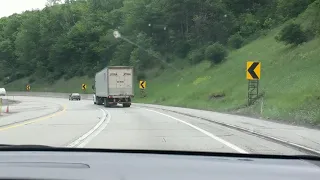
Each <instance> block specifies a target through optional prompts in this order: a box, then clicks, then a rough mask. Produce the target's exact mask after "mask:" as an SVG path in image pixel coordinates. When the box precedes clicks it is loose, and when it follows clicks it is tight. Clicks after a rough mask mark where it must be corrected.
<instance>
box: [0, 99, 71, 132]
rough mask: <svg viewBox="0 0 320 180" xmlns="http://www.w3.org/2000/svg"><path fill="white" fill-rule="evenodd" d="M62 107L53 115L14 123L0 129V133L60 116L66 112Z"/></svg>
mask: <svg viewBox="0 0 320 180" xmlns="http://www.w3.org/2000/svg"><path fill="white" fill-rule="evenodd" d="M62 107H63V108H62V110H61V111H58V112H55V113H53V114H50V115H46V116H42V117H39V118H33V119H32V120H27V121H23V122H20V123H19V122H17V123H14V124H12V125H8V126H3V127H0V131H4V130H8V129H12V128H16V127H20V126H24V125H27V124H32V123H36V122H40V121H44V120H47V119H49V118H52V117H55V116H58V115H59V114H62V113H63V112H65V111H66V107H65V106H64V105H63V106H62Z"/></svg>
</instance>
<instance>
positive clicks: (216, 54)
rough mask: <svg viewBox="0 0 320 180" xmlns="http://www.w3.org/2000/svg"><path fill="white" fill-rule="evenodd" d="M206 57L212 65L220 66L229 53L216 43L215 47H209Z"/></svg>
mask: <svg viewBox="0 0 320 180" xmlns="http://www.w3.org/2000/svg"><path fill="white" fill-rule="evenodd" d="M205 55H206V58H207V59H208V60H210V61H211V63H212V64H219V63H220V62H221V61H223V60H224V59H225V58H226V56H227V55H228V51H227V49H226V48H225V47H224V46H223V45H222V44H220V43H214V44H213V45H210V46H208V47H207V49H206V51H205Z"/></svg>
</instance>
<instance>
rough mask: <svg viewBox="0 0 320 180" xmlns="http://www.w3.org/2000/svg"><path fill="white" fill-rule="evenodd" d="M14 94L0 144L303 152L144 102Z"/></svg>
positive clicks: (0, 123)
mask: <svg viewBox="0 0 320 180" xmlns="http://www.w3.org/2000/svg"><path fill="white" fill-rule="evenodd" d="M15 99H16V100H19V101H21V102H20V103H18V104H13V105H11V106H10V112H9V113H7V114H6V115H5V116H0V144H40V145H49V146H63V147H78V148H81V147H86V148H112V149H156V150H189V151H213V152H236V153H255V154H256V153H259V154H290V155H292V154H306V153H305V152H300V151H298V150H296V149H293V148H292V147H289V146H286V145H284V144H281V143H277V142H274V141H270V140H269V139H265V138H261V137H259V136H255V135H252V134H250V133H246V132H243V131H239V130H236V129H232V128H227V127H225V126H221V125H218V124H216V123H212V122H210V121H205V120H203V119H199V118H196V117H191V116H188V115H183V114H180V113H176V112H173V111H168V110H166V109H160V108H155V107H153V106H148V105H139V104H134V105H133V106H132V107H130V108H123V107H121V106H117V107H113V108H105V107H103V106H97V105H94V104H93V102H92V100H81V101H69V100H68V99H67V98H50V97H26V96H15ZM168 108H169V109H170V107H168ZM172 109H173V108H172ZM228 118H230V117H228Z"/></svg>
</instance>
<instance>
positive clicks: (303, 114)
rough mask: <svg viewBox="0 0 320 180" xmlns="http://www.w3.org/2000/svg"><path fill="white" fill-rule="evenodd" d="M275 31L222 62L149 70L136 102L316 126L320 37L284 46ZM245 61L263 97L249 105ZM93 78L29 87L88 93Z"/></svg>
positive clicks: (319, 119)
mask: <svg viewBox="0 0 320 180" xmlns="http://www.w3.org/2000/svg"><path fill="white" fill-rule="evenodd" d="M277 32H278V29H276V30H273V31H271V32H270V33H269V34H268V35H267V36H265V37H261V38H260V39H257V40H255V41H253V42H252V43H250V44H248V45H246V46H245V47H243V48H241V49H239V50H237V51H233V52H232V53H231V54H230V55H229V57H228V58H227V60H226V61H225V62H223V63H222V64H220V65H218V66H215V67H210V64H209V63H208V62H203V63H200V64H198V65H196V66H192V67H186V68H184V69H182V70H181V72H177V71H174V70H172V69H165V70H163V72H161V71H157V72H155V71H153V73H149V76H148V77H149V78H148V79H147V89H146V92H147V94H148V96H147V97H146V98H139V89H138V83H136V85H137V87H136V89H135V92H136V98H135V101H136V102H144V103H154V104H163V105H173V106H182V107H190V108H199V109H207V110H213V111H222V112H232V113H238V114H244V115H250V116H256V117H263V118H271V119H281V120H284V121H287V122H290V123H302V124H312V125H320V80H319V78H320V63H319V54H320V40H319V39H314V40H312V41H310V42H308V43H305V44H303V45H301V46H298V47H288V46H285V45H283V44H281V43H278V42H276V41H275V39H274V36H275V35H276V33H277ZM246 61H260V62H261V63H262V71H261V80H260V92H262V93H264V97H263V99H262V98H261V99H260V100H259V101H258V102H257V103H255V104H254V105H252V106H250V107H246V106H245V105H246V102H247V86H248V82H247V80H246V79H245V70H246ZM155 74H156V75H155ZM92 82H93V79H91V78H72V79H70V80H68V81H64V80H59V81H58V82H56V83H55V84H53V85H48V84H47V83H45V82H41V81H36V82H35V83H33V84H31V86H32V91H51V92H52V91H55V92H81V84H82V83H85V84H87V85H88V90H87V92H88V93H91V92H92V90H91V85H92ZM26 83H27V79H21V80H18V81H15V82H13V83H10V84H8V85H6V86H5V87H6V88H7V89H8V90H25V87H24V85H25V84H26ZM262 101H263V103H262ZM261 106H262V111H261Z"/></svg>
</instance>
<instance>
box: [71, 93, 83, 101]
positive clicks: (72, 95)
mask: <svg viewBox="0 0 320 180" xmlns="http://www.w3.org/2000/svg"><path fill="white" fill-rule="evenodd" d="M74 99H75V100H78V101H80V100H81V96H80V94H79V93H72V94H70V95H69V101H73V100H74Z"/></svg>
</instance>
